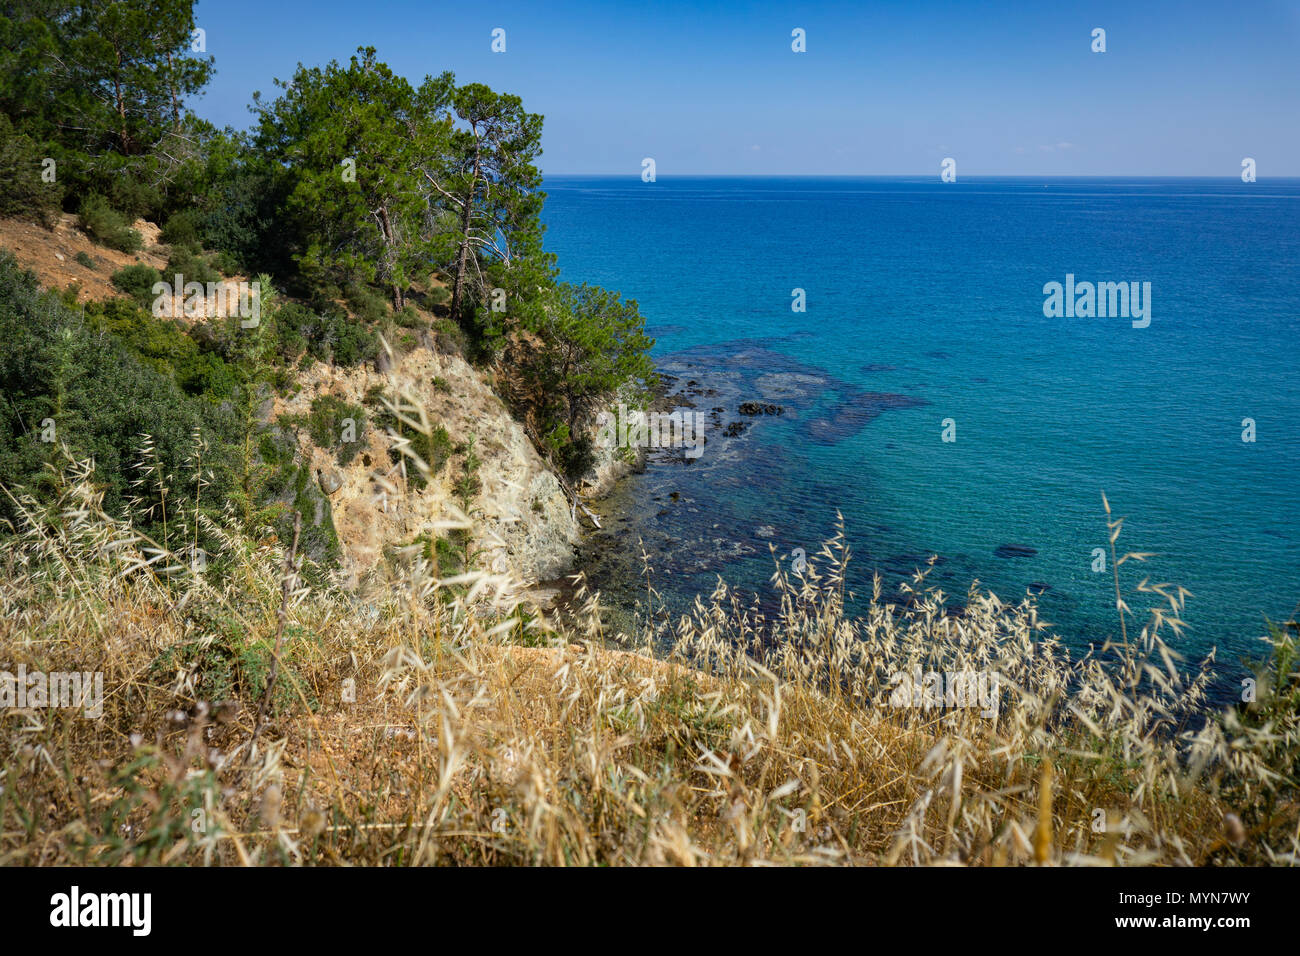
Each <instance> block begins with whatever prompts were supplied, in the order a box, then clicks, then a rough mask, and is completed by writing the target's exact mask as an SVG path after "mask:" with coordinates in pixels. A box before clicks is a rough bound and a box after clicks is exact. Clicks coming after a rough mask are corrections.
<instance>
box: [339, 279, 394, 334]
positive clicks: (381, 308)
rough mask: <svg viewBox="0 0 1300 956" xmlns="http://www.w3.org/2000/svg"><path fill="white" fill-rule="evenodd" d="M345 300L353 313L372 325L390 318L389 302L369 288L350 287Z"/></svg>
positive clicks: (346, 291)
mask: <svg viewBox="0 0 1300 956" xmlns="http://www.w3.org/2000/svg"><path fill="white" fill-rule="evenodd" d="M344 298H345V301H346V302H347V304H348V308H349V309H351V310H352V313H353V314H354V315H355V316H356V317H357V318H359V319H361V320H362V321H363V322H366V323H368V324H370V325H376V324H378V323H380V322H382V321H383V320H384V319H386V318H388V317H389V309H388V300H387V299H385V298H384V297H383V296H382V295H380V294H379V293H378V292H375V291H374V290H373V289H371V288H368V287H367V286H363V285H351V286H348V288H347V289H346V290H345V296H344Z"/></svg>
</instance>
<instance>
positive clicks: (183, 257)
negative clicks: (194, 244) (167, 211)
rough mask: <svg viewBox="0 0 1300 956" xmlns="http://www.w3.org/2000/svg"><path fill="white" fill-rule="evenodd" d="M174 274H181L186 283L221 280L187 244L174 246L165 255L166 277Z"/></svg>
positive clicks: (216, 272) (204, 259)
mask: <svg viewBox="0 0 1300 956" xmlns="http://www.w3.org/2000/svg"><path fill="white" fill-rule="evenodd" d="M173 218H174V217H173ZM176 275H180V276H183V277H184V279H185V282H187V283H188V282H203V283H208V282H220V281H221V273H219V272H218V271H217V270H216V269H214V268H212V265H211V264H210V263H209V262H208V260H207V259H206V258H205V257H204V256H202V255H200V254H198V253H196V252H195V251H194V250H193V249H192V248H190V247H189V246H174V247H172V251H171V255H169V256H168V257H167V277H168V278H169V279H170V278H172V277H173V276H176Z"/></svg>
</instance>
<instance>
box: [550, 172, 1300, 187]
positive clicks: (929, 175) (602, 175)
mask: <svg viewBox="0 0 1300 956" xmlns="http://www.w3.org/2000/svg"><path fill="white" fill-rule="evenodd" d="M938 175H939V174H938V173H936V172H925V173H661V174H658V175H657V176H656V180H658V179H933V178H937V177H938ZM547 176H569V177H579V176H581V177H585V178H588V179H597V178H599V179H640V178H641V175H640V171H639V170H632V171H630V172H626V173H609V172H563V173H560V172H555V173H550V172H543V173H542V177H543V178H545V177H547ZM968 179H1055V180H1070V179H1157V180H1162V179H1210V180H1223V181H1226V182H1239V181H1241V177H1240V176H1239V175H1238V176H1223V175H1213V176H1211V175H1206V174H1203V173H1177V174H1164V173H1160V174H1152V173H1076V174H1072V175H1060V174H1055V173H963V174H962V175H961V176H960V177H959V178H958V179H957V180H956V183H960V182H961V181H963V180H968ZM1294 180H1300V173H1296V174H1295V175H1293V176H1260V177H1258V178H1257V180H1256V183H1259V182H1275V181H1279V182H1281V181H1294ZM956 183H945V184H944V185H955V184H956ZM1254 184H1255V183H1246V184H1244V185H1254Z"/></svg>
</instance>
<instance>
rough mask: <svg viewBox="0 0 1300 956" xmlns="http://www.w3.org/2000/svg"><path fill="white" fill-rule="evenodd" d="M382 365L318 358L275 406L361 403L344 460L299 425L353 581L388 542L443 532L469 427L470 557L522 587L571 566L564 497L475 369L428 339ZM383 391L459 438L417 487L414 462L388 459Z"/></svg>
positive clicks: (573, 538)
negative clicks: (362, 413)
mask: <svg viewBox="0 0 1300 956" xmlns="http://www.w3.org/2000/svg"><path fill="white" fill-rule="evenodd" d="M385 364H391V368H390V369H389V370H388V371H387V372H386V373H380V372H377V371H376V370H375V369H374V368H373V367H371V366H364V367H356V368H337V367H332V366H327V365H323V364H321V365H316V366H314V367H312V368H311V369H308V370H307V371H306V372H302V373H300V374H299V377H298V383H299V384H300V386H301V388H300V390H299V391H298V392H297V393H296V394H295V395H293V396H292V397H291V398H288V399H277V402H276V408H275V409H274V412H273V417H275V418H276V419H280V416H283V415H292V416H302V417H304V418H305V417H307V416H309V415H310V413H311V407H312V402H313V401H314V400H315V399H316V398H317V397H320V396H326V395H333V396H335V397H336V398H338V399H341V400H342V401H345V402H347V403H349V404H350V405H358V406H365V407H366V421H365V423H364V425H363V426H362V427H360V428H359V429H358V433H357V434H356V441H357V442H358V446H357V448H356V449H355V454H354V455H353V457H352V458H351V460H350V461H349V462H348V463H347V464H340V463H339V461H338V452H339V448H338V447H337V446H336V447H318V446H317V445H316V444H315V443H314V442H313V441H312V439H311V437H310V436H309V434H308V429H306V428H299V429H298V439H299V443H300V447H301V449H302V452H303V455H304V457H305V458H306V460H307V461H308V462H309V463H310V466H311V469H312V473H313V474H314V475H318V476H319V477H318V480H319V481H320V483H321V486H322V489H323V490H324V491H325V492H326V493H327V494H328V496H329V501H330V506H331V510H332V511H333V520H334V526H335V530H336V531H337V533H338V538H339V544H340V547H341V550H342V569H343V572H344V575H345V578H346V580H348V581H349V582H350V583H352V584H354V585H355V584H358V583H360V582H361V581H362V580H363V579H364V578H365V576H366V575H367V573H368V572H371V571H373V570H375V569H376V568H378V567H379V566H380V564H381V562H382V561H383V559H384V549H385V548H391V547H393V546H396V545H403V544H409V543H411V542H413V541H415V540H416V539H418V538H420V537H421V536H422V535H428V536H429V537H431V538H433V537H439V536H444V535H445V534H446V530H445V529H440V528H438V527H437V526H436V523H437V522H439V521H446V520H448V519H449V518H450V517H451V516H452V515H453V514H454V513H455V509H457V508H459V504H458V502H457V498H456V495H455V492H454V486H455V483H456V481H457V479H458V478H460V477H461V476H462V475H463V474H464V473H465V458H466V451H465V450H464V445H465V443H467V442H468V441H469V440H470V439H471V437H472V438H473V439H474V453H475V454H476V455H477V456H478V458H479V460H480V464H479V467H478V469H477V477H478V479H479V482H480V487H479V491H478V493H477V494H476V495H475V496H474V497H473V499H472V501H471V506H470V512H469V517H470V519H471V520H472V522H473V531H472V537H473V542H472V549H473V550H474V551H476V552H478V553H479V557H478V559H477V561H476V562H475V563H476V565H477V566H478V567H481V568H483V569H486V570H491V571H496V572H505V571H509V572H510V573H512V574H513V575H514V576H515V577H517V578H518V579H519V580H520V581H521V582H522V583H523V584H525V585H531V584H534V583H536V582H538V581H545V580H548V579H551V578H555V577H558V576H559V575H561V574H563V573H564V572H565V571H566V570H568V568H569V565H570V564H571V563H572V561H573V557H574V545H575V544H576V543H577V542H578V540H579V527H578V524H577V521H576V520H575V517H574V515H573V509H572V507H571V503H570V501H569V499H568V498H567V496H566V495H565V493H564V491H563V489H561V487H560V484H559V482H558V481H557V480H556V478H555V475H554V474H552V473H551V471H550V470H549V469H548V468H547V466H546V463H545V462H544V461H543V460H542V458H541V456H539V455H538V454H537V451H536V450H535V449H534V448H533V446H532V444H531V443H530V442H529V440H528V437H527V436H526V435H525V433H524V430H523V428H522V426H520V424H519V423H518V422H516V421H515V420H514V419H513V418H512V417H511V415H510V412H509V410H508V409H507V408H506V406H505V404H504V403H503V402H502V401H501V399H500V398H498V397H497V395H496V394H495V393H494V392H493V391H492V389H491V387H489V385H488V384H487V382H486V381H485V380H484V379H483V377H482V375H481V374H480V373H479V372H477V371H476V370H475V369H474V368H473V367H472V366H470V365H469V364H468V363H467V362H466V361H465V360H464V359H463V358H461V357H460V356H459V355H454V354H452V355H448V354H437V353H435V352H433V351H430V350H429V349H427V348H424V347H420V348H417V349H416V350H415V351H413V352H410V353H409V354H407V355H405V356H402V357H401V358H398V359H396V360H395V361H393V362H392V363H385ZM435 383H436V384H435ZM380 389H382V390H383V391H384V392H385V393H386V394H387V395H389V396H393V397H396V396H402V395H405V396H407V400H408V401H413V402H415V403H417V404H419V405H421V406H423V408H424V409H425V412H426V415H427V418H428V422H429V424H430V425H431V426H433V427H437V426H439V425H441V426H442V427H443V428H445V429H446V431H447V433H448V435H449V436H450V438H451V440H452V443H453V444H454V445H455V446H456V447H457V451H455V452H454V453H453V454H452V455H451V456H450V458H448V460H447V461H446V463H445V464H444V465H443V466H442V467H441V468H440V469H438V470H437V471H436V472H435V473H434V474H432V475H431V476H430V478H429V481H428V483H427V484H426V485H425V486H424V487H417V483H416V482H412V481H411V480H410V476H409V475H408V474H407V473H406V472H407V470H409V469H410V465H407V466H406V467H405V468H404V467H403V466H402V464H401V463H400V462H399V463H396V464H395V463H394V462H393V460H392V458H393V456H391V455H390V450H391V449H393V448H394V447H395V446H396V442H395V441H394V439H393V438H392V437H391V436H390V435H389V434H387V432H386V429H385V428H384V427H383V426H382V425H380V424H379V423H377V422H376V419H377V418H378V415H377V414H376V412H377V410H378V407H377V406H376V404H375V400H374V396H375V394H376V393H377V391H378V390H380ZM368 398H369V400H370V401H369V404H367V399H368Z"/></svg>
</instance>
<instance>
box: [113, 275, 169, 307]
mask: <svg viewBox="0 0 1300 956" xmlns="http://www.w3.org/2000/svg"><path fill="white" fill-rule="evenodd" d="M161 281H162V273H160V272H159V271H158V270H157V269H155V268H154V267H153V266H146V265H134V266H126V267H125V268H122V269H118V270H117V271H116V272H114V273H113V278H112V282H113V288H115V289H117V290H118V291H119V292H125V293H126V294H127V295H129V296H130V297H131V298H133V299H135V301H137V302H139V303H140V304H141V305H142V306H145V307H146V308H148V306H149V304H150V303H151V302H152V301H153V287H154V283H155V282H161Z"/></svg>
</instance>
